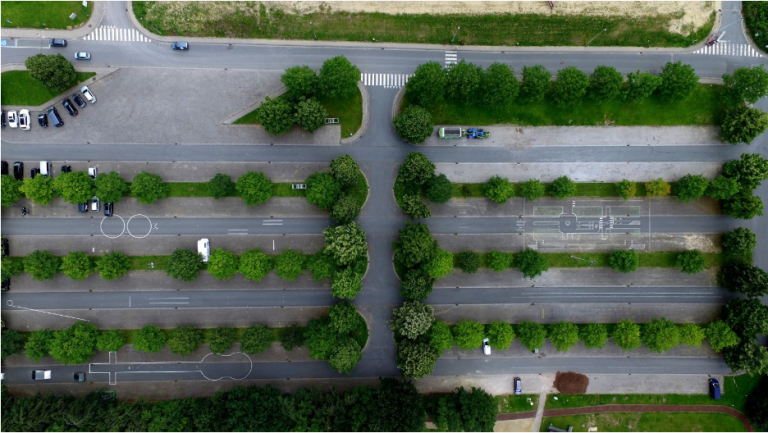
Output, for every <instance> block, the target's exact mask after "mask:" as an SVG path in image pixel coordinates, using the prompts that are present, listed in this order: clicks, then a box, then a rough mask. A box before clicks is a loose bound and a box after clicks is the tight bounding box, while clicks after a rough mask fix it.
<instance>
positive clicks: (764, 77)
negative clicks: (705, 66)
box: [723, 65, 768, 105]
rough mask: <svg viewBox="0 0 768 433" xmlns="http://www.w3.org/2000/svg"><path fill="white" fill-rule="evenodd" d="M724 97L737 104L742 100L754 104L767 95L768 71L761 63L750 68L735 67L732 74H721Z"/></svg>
mask: <svg viewBox="0 0 768 433" xmlns="http://www.w3.org/2000/svg"><path fill="white" fill-rule="evenodd" d="M723 84H724V87H725V92H723V93H724V94H725V96H726V98H727V99H728V100H729V102H730V103H731V104H734V105H737V104H741V103H743V102H744V101H747V102H749V103H750V104H754V103H755V102H757V100H758V99H760V98H762V97H764V96H766V95H768V71H766V70H765V68H764V67H763V65H758V66H753V67H752V68H736V70H735V71H733V75H728V74H723Z"/></svg>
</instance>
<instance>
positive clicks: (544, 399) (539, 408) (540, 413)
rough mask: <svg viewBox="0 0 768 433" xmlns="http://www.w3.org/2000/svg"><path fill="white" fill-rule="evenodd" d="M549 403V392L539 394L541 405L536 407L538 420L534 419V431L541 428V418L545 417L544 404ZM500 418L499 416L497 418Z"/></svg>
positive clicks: (532, 429)
mask: <svg viewBox="0 0 768 433" xmlns="http://www.w3.org/2000/svg"><path fill="white" fill-rule="evenodd" d="M546 405H547V394H546V393H541V394H539V405H538V406H537V407H536V420H535V421H533V427H532V428H531V431H532V432H537V431H539V430H541V420H542V419H543V418H544V406H546ZM497 420H498V418H497Z"/></svg>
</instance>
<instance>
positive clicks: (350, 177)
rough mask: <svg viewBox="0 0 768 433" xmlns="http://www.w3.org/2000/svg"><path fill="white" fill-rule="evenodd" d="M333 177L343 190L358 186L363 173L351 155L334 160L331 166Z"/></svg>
mask: <svg viewBox="0 0 768 433" xmlns="http://www.w3.org/2000/svg"><path fill="white" fill-rule="evenodd" d="M330 170H331V176H333V177H334V178H335V179H336V180H337V181H338V182H339V184H340V185H341V187H342V188H351V187H353V186H355V185H357V181H358V179H360V176H362V174H363V172H362V171H360V166H359V165H357V162H356V161H355V160H354V159H352V157H351V156H349V155H341V156H338V157H336V158H334V159H333V160H332V161H331V164H330Z"/></svg>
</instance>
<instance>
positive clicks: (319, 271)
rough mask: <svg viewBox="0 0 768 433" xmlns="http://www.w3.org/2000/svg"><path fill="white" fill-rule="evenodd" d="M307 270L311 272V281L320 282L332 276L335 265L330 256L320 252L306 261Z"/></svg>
mask: <svg viewBox="0 0 768 433" xmlns="http://www.w3.org/2000/svg"><path fill="white" fill-rule="evenodd" d="M307 269H309V270H310V271H311V272H312V279H313V280H315V281H321V280H323V279H325V278H330V277H332V276H333V274H334V273H335V272H336V264H334V262H333V259H332V258H331V257H330V256H327V255H325V254H324V253H323V251H322V250H320V251H318V252H316V253H315V254H313V255H312V256H311V257H309V258H308V259H307Z"/></svg>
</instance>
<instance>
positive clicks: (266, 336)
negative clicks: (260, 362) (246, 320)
mask: <svg viewBox="0 0 768 433" xmlns="http://www.w3.org/2000/svg"><path fill="white" fill-rule="evenodd" d="M273 340H274V336H273V335H272V330H271V329H269V328H268V327H266V326H264V325H251V326H249V327H248V328H247V329H246V330H245V331H243V336H242V337H241V339H240V350H242V351H243V352H244V353H248V354H254V353H261V352H264V351H266V350H267V349H269V348H270V346H272V341H273Z"/></svg>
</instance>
